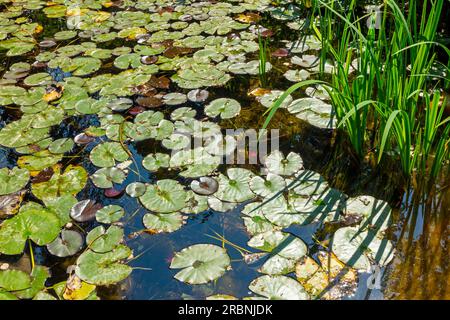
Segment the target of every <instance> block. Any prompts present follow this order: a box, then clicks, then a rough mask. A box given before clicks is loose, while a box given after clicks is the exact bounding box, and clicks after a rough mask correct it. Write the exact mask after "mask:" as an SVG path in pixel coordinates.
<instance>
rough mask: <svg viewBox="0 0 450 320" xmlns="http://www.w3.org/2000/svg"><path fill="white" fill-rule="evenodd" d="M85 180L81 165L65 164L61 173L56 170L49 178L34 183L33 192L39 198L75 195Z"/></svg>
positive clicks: (84, 183)
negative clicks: (65, 166) (64, 168)
mask: <svg viewBox="0 0 450 320" xmlns="http://www.w3.org/2000/svg"><path fill="white" fill-rule="evenodd" d="M86 182H87V172H86V170H85V169H84V168H83V167H81V166H72V165H69V166H67V168H66V170H64V172H63V173H60V172H58V171H56V172H55V173H54V174H53V176H52V177H51V178H50V180H48V181H46V182H41V183H35V184H33V186H32V189H31V190H32V192H33V194H34V195H35V196H36V197H37V198H39V199H46V198H56V197H59V196H62V195H67V194H69V195H76V194H77V193H78V192H80V191H81V190H82V189H83V188H84V186H85V185H86Z"/></svg>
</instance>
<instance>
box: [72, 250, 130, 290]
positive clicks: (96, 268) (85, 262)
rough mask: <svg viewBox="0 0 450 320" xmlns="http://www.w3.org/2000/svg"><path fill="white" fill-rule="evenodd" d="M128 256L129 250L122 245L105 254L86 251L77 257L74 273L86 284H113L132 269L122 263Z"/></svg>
mask: <svg viewBox="0 0 450 320" xmlns="http://www.w3.org/2000/svg"><path fill="white" fill-rule="evenodd" d="M130 255H131V250H130V249H129V248H128V247H126V246H123V245H119V246H117V247H116V248H115V249H114V250H112V251H110V252H107V253H97V252H94V251H91V250H88V251H86V252H84V253H83V254H82V255H80V256H79V257H78V259H77V265H76V268H75V273H76V275H77V276H78V277H79V278H80V279H82V280H83V281H85V282H87V283H91V284H95V285H110V284H114V283H117V282H119V281H122V280H124V279H125V278H127V277H128V276H129V275H130V273H131V271H132V268H131V267H130V266H127V265H126V264H123V263H122V261H123V260H125V259H127V258H128V257H129V256H130Z"/></svg>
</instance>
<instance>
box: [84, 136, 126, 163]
mask: <svg viewBox="0 0 450 320" xmlns="http://www.w3.org/2000/svg"><path fill="white" fill-rule="evenodd" d="M128 158H129V156H128V153H127V152H126V151H125V150H124V149H123V147H122V145H121V144H120V143H118V142H104V143H102V144H99V145H97V146H96V147H95V148H94V149H92V151H91V154H90V155H89V159H90V160H91V162H92V163H93V164H94V165H96V166H97V167H113V166H115V164H116V161H118V162H122V161H125V160H128Z"/></svg>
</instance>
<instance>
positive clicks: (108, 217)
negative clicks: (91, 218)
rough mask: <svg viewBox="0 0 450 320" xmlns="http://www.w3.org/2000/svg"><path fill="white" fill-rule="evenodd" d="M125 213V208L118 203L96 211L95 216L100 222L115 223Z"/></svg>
mask: <svg viewBox="0 0 450 320" xmlns="http://www.w3.org/2000/svg"><path fill="white" fill-rule="evenodd" d="M124 215H125V210H123V208H122V207H121V206H118V205H109V206H106V207H103V208H101V209H100V210H98V211H97V212H96V213H95V218H96V219H97V221H98V222H100V223H114V222H117V221H119V220H120V219H121V218H122V217H123V216H124Z"/></svg>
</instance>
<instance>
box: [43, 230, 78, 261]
mask: <svg viewBox="0 0 450 320" xmlns="http://www.w3.org/2000/svg"><path fill="white" fill-rule="evenodd" d="M83 242H84V239H83V236H82V235H81V234H80V233H79V232H77V231H73V230H62V231H61V234H60V235H59V237H57V238H56V239H55V240H53V242H51V243H49V244H47V250H48V251H49V252H50V253H51V254H52V255H54V256H57V257H61V258H64V257H70V256H73V255H74V254H76V253H77V252H79V251H80V250H81V248H82V247H83Z"/></svg>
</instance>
